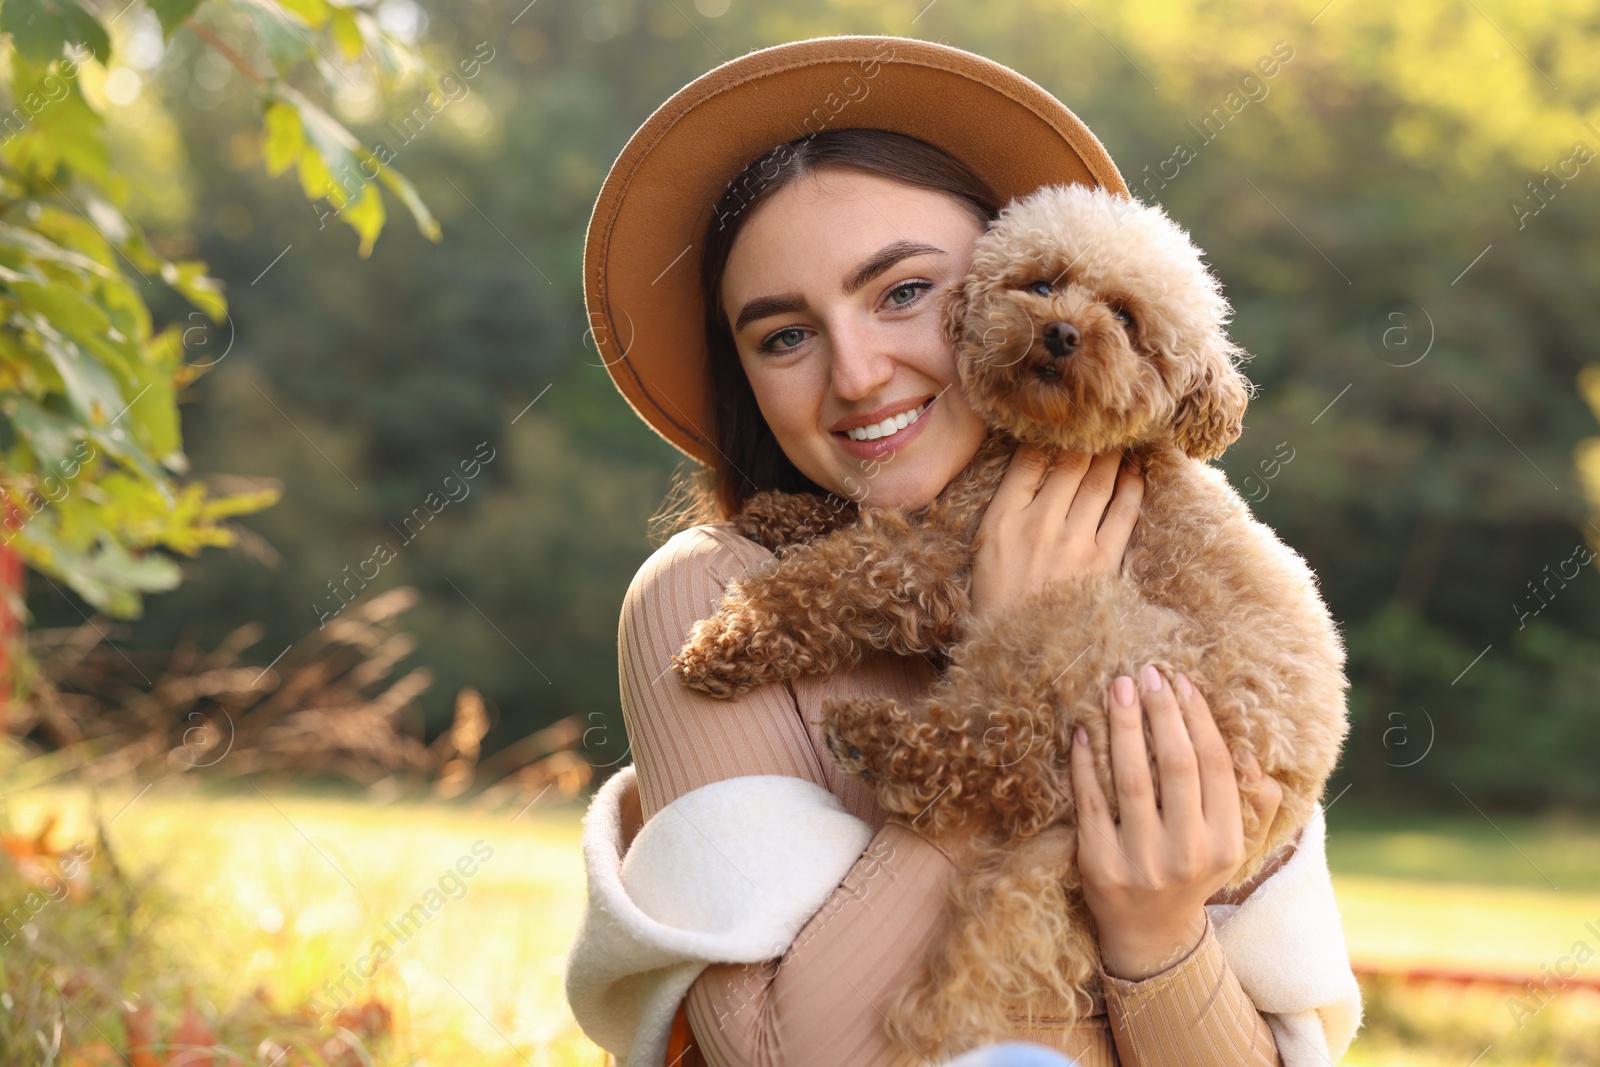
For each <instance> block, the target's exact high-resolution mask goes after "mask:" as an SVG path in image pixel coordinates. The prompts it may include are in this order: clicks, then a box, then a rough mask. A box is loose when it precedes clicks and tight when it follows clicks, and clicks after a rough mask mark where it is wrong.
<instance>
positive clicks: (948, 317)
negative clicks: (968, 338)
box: [940, 279, 970, 345]
mask: <svg viewBox="0 0 1600 1067" xmlns="http://www.w3.org/2000/svg"><path fill="white" fill-rule="evenodd" d="M969 281H970V279H964V280H962V281H961V282H960V283H959V284H957V285H954V286H952V287H951V288H950V291H949V292H948V293H946V294H945V301H944V317H943V318H942V319H941V320H940V328H941V329H942V330H943V331H944V339H945V340H946V341H948V342H949V343H950V344H952V345H957V344H960V343H961V332H962V328H963V326H964V325H965V323H966V321H967V308H968V306H969V305H968V297H967V287H968V284H969Z"/></svg>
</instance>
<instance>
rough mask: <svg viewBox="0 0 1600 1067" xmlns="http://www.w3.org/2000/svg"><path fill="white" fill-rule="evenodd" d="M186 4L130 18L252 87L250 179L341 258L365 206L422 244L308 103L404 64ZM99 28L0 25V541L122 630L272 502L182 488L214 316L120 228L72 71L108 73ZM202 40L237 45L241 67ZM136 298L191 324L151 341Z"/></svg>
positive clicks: (370, 20) (228, 9)
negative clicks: (177, 37)
mask: <svg viewBox="0 0 1600 1067" xmlns="http://www.w3.org/2000/svg"><path fill="white" fill-rule="evenodd" d="M199 6H200V4H199V0H151V2H150V4H149V7H150V9H151V10H152V11H153V12H154V14H155V15H156V16H157V18H158V19H159V21H160V25H161V29H162V31H163V44H165V43H166V42H168V41H170V39H171V38H172V36H173V35H174V34H175V33H177V32H178V30H179V29H180V28H182V27H187V28H188V29H189V30H191V31H192V32H193V33H195V34H196V35H197V36H199V37H200V38H201V39H203V40H204V41H206V42H207V44H208V45H209V46H211V47H212V48H214V49H216V51H217V52H218V53H220V54H221V55H222V56H224V57H225V58H226V59H227V61H228V62H230V63H232V64H233V65H235V66H236V67H238V68H239V70H240V71H241V72H242V73H243V74H245V76H246V77H247V78H248V79H249V81H250V82H251V83H252V85H253V86H254V87H255V89H256V91H257V94H258V103H259V113H260V119H261V122H262V127H263V137H264V143H265V152H264V160H265V164H266V167H267V169H268V171H269V172H270V173H272V174H281V173H283V172H284V171H286V170H287V169H288V168H290V167H294V168H296V171H297V176H298V179H299V185H300V189H301V191H302V192H303V193H304V195H305V196H306V198H307V199H309V200H313V201H319V200H324V199H325V200H326V201H327V202H328V204H329V206H330V207H329V211H328V212H327V213H328V214H332V215H334V216H336V217H337V219H338V220H339V221H341V222H343V223H345V224H346V225H348V226H350V227H351V228H352V229H353V230H355V232H356V233H357V234H358V235H359V236H360V241H361V243H360V247H359V252H360V255H361V256H362V257H365V256H367V255H368V254H370V252H371V249H372V245H373V242H374V241H375V240H376V238H377V236H378V234H379V232H380V231H381V230H382V228H383V224H384V219H385V210H384V200H383V197H382V195H381V193H380V187H382V188H386V189H387V190H388V191H389V192H390V193H391V194H393V195H394V196H395V197H397V198H398V199H399V201H400V202H401V203H402V204H404V205H405V207H406V208H407V209H408V210H409V211H410V213H411V214H412V216H413V217H414V219H415V220H416V224H417V227H418V229H419V230H420V231H421V232H422V233H423V234H424V235H426V236H427V237H428V238H430V239H431V240H438V239H439V227H438V224H437V223H436V222H435V221H434V219H433V217H432V215H431V214H430V213H429V211H428V209H427V207H426V206H425V205H424V204H423V203H422V201H421V199H420V198H419V197H418V196H417V194H416V191H415V190H414V189H413V188H412V186H411V184H410V182H409V181H408V180H407V179H406V178H405V177H404V176H403V175H402V174H400V173H399V172H398V171H396V170H395V169H394V168H392V167H391V166H389V165H388V163H389V160H388V159H386V158H383V155H382V153H381V152H380V153H375V152H374V151H372V150H370V149H368V148H367V147H366V146H365V145H363V144H362V143H361V142H360V141H359V140H358V139H357V138H356V137H355V136H354V135H353V134H351V133H350V132H349V131H348V130H347V129H346V128H345V127H344V126H343V125H342V124H341V123H339V122H338V121H337V120H336V119H334V118H333V117H332V116H331V115H330V114H329V113H328V111H327V110H325V108H324V107H323V106H322V105H320V104H319V103H318V102H317V101H316V99H315V97H318V96H321V97H324V98H325V97H326V96H327V93H328V91H329V88H330V85H331V83H332V82H333V80H334V79H336V78H348V77H349V72H350V71H352V70H357V69H359V70H361V71H362V72H364V75H365V76H366V77H368V78H370V79H371V80H372V82H373V83H374V84H376V85H377V86H378V87H379V88H380V89H382V90H384V91H392V90H393V89H394V88H395V87H397V86H398V85H402V84H410V83H413V82H415V81H418V80H421V81H424V82H426V83H428V84H430V85H432V86H435V87H436V86H437V84H438V75H437V74H436V73H435V72H434V71H433V70H432V68H431V67H430V66H429V65H428V64H427V63H426V62H425V61H424V60H423V59H422V57H421V56H420V55H419V54H418V53H417V52H416V51H415V50H414V49H413V48H412V47H411V46H410V45H408V44H407V43H406V42H404V41H402V40H400V39H398V38H396V37H395V36H393V35H391V34H390V33H388V32H387V31H385V30H384V29H383V28H382V27H381V26H380V25H379V23H378V21H377V20H376V19H375V18H374V17H373V16H372V14H371V13H370V12H369V11H367V10H365V9H364V8H363V6H362V5H361V4H354V3H348V4H347V3H342V2H341V3H332V2H328V0H281V2H280V0H211V2H210V3H208V4H206V5H205V12H204V15H205V18H204V19H202V18H201V17H200V15H199V14H197V8H198V7H199ZM124 10H125V9H124ZM120 17H121V16H120V13H119V14H118V15H117V16H115V17H113V18H110V19H103V18H102V17H101V15H100V14H98V13H96V12H93V11H91V10H89V9H88V8H86V7H84V6H81V5H80V4H79V3H77V2H76V0H4V4H3V6H0V33H3V34H4V42H5V43H4V45H3V46H0V62H3V63H4V64H5V75H6V76H5V79H4V80H5V84H6V85H7V86H9V90H10V100H9V101H5V104H4V106H5V112H4V114H3V115H0V127H3V133H0V136H3V143H0V450H3V459H0V497H3V507H4V512H3V514H0V521H3V536H4V543H5V544H6V545H7V546H9V547H10V549H11V550H12V551H13V552H15V553H16V554H17V555H18V556H19V557H20V558H21V559H22V560H23V561H24V562H25V563H26V564H28V565H29V566H31V567H33V568H35V569H37V570H38V571H40V572H42V573H43V574H45V575H48V576H50V577H52V578H56V579H59V580H60V581H62V582H64V583H65V584H66V585H67V586H69V587H70V588H71V589H73V590H74V591H75V592H77V593H78V594H79V595H80V596H81V597H83V599H84V600H85V601H87V602H88V603H90V604H92V605H93V606H94V607H95V608H97V609H99V610H101V611H104V612H106V613H108V614H110V615H113V616H117V617H123V618H127V617H135V616H138V615H139V614H141V613H142V611H143V595H144V594H146V593H149V592H153V591H158V590H166V589H171V588H172V587H173V586H175V585H176V584H178V582H179V580H180V576H181V571H180V569H179V567H178V564H177V562H176V561H175V560H174V558H173V554H174V553H175V554H180V555H183V556H194V555H196V554H197V553H198V552H199V551H200V549H201V548H203V547H206V546H225V545H230V544H233V543H234V541H235V538H236V536H237V534H236V531H235V530H234V529H233V528H231V527H230V526H229V525H228V524H227V522H226V521H225V520H227V519H229V518H230V517H232V516H236V515H241V514H245V513H249V512H254V511H258V510H260V509H262V508H265V507H268V506H270V505H271V504H273V503H274V502H275V501H276V500H277V499H278V497H279V492H280V490H279V488H278V487H277V486H276V485H272V484H265V485H260V486H257V487H253V488H249V489H246V490H244V491H239V492H228V493H220V494H218V493H214V492H211V491H209V490H208V488H207V486H206V485H205V484H203V483H202V482H200V481H198V480H187V481H186V480H184V475H185V474H186V473H188V471H189V466H190V465H189V460H188V458H187V457H186V455H185V454H184V451H183V444H182V440H181V433H180V420H179V413H178V403H179V399H180V394H181V392H182V390H183V389H184V387H185V386H187V385H189V384H190V383H191V382H193V381H194V380H195V379H196V378H198V377H200V376H201V375H202V374H204V373H205V372H206V371H207V369H209V367H210V366H212V365H214V364H215V362H216V361H215V359H213V358H210V352H209V350H208V349H207V348H206V345H207V344H208V342H209V341H210V338H211V330H210V329H206V328H203V327H196V326H194V325H193V324H192V321H193V320H195V319H201V320H202V321H203V319H209V321H210V322H211V323H212V324H215V325H217V326H221V325H222V324H224V323H225V322H227V321H228V304H227V300H226V299H225V298H224V296H223V294H222V286H221V284H220V283H219V282H218V280H217V279H215V278H213V277H210V276H209V275H208V273H207V267H206V264H205V263H204V262H202V261H199V260H192V259H169V258H167V257H165V256H163V255H162V254H160V253H159V252H158V251H157V250H156V249H155V248H154V247H153V245H152V242H151V241H150V240H148V239H147V237H146V234H145V231H144V229H143V228H142V227H141V225H140V222H139V221H138V219H136V218H135V217H133V216H132V215H131V214H130V213H129V211H128V210H127V207H128V203H129V200H130V197H131V196H132V195H133V194H134V193H135V192H136V190H135V189H134V188H133V187H132V185H131V183H130V182H129V181H128V180H127V179H126V178H125V177H123V176H122V175H121V174H119V173H118V170H117V168H116V166H115V161H114V159H113V153H112V151H111V150H110V147H109V142H108V136H107V132H108V131H107V126H106V122H105V119H104V117H103V116H102V114H101V113H100V112H99V111H98V110H97V108H96V107H95V105H94V104H93V103H92V102H91V99H90V98H89V97H88V96H87V95H86V94H85V92H84V86H83V84H82V75H83V74H84V73H85V71H86V67H87V65H89V64H99V65H100V67H101V69H102V71H103V70H104V69H105V67H106V66H107V65H108V64H109V62H110V58H111V49H112V37H111V34H110V33H109V32H108V29H107V27H108V26H109V25H111V24H113V23H115V22H116V20H117V19H118V18H120ZM213 21H214V22H217V23H218V24H220V25H223V26H225V27H226V30H227V31H228V32H229V33H230V34H233V35H235V36H237V35H238V34H239V33H241V32H242V33H243V35H244V36H246V37H247V38H248V39H249V40H250V41H251V47H250V48H248V49H246V51H248V52H250V53H253V54H250V55H246V54H243V53H242V52H241V51H240V50H239V49H236V48H234V47H232V46H230V45H229V44H228V43H227V42H226V41H225V40H224V38H223V36H222V35H221V34H219V32H218V30H217V29H215V28H213V26H212V25H211V24H210V23H211V22H213ZM307 68H310V69H311V71H312V72H313V73H314V77H313V76H312V75H308V74H307ZM295 81H301V82H305V83H306V84H305V85H303V86H297V85H296V84H295ZM157 278H159V279H160V280H161V282H162V283H164V285H165V286H166V287H167V288H168V289H169V290H171V291H172V292H175V293H176V294H179V295H180V296H181V298H182V299H183V300H185V301H187V302H188V304H189V305H191V306H192V307H193V308H195V309H197V310H196V312H195V314H194V315H193V316H191V320H190V322H187V323H186V322H185V321H184V320H179V321H175V322H170V323H167V324H165V325H162V326H157V325H156V323H155V321H154V316H153V314H152V311H151V308H150V305H149V303H148V302H147V300H148V297H147V292H148V290H147V289H146V288H145V286H147V285H149V284H150V283H151V282H152V281H153V280H154V279H157ZM202 317H203V318H202ZM12 607H13V610H14V612H15V614H16V615H18V616H21V615H23V614H24V609H23V606H22V605H21V604H20V603H18V604H15V605H12Z"/></svg>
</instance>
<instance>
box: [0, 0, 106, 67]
mask: <svg viewBox="0 0 1600 1067" xmlns="http://www.w3.org/2000/svg"><path fill="white" fill-rule="evenodd" d="M0 32H3V33H9V34H11V40H12V43H14V44H15V45H16V47H17V51H18V52H20V53H22V54H23V55H24V56H26V57H27V58H29V59H31V60H33V61H34V62H37V63H48V62H50V60H52V59H56V58H58V57H60V55H61V46H62V45H64V44H66V43H67V42H68V41H72V42H75V43H77V42H81V43H83V44H84V45H86V46H87V47H88V48H89V50H90V51H92V52H93V53H94V55H95V58H96V59H98V60H100V62H102V63H109V62H110V61H111V38H110V37H108V36H107V35H106V28H105V27H104V26H102V25H100V20H99V19H97V18H95V17H94V16H93V15H91V14H89V12H87V11H85V10H84V9H83V8H82V7H81V6H79V5H78V3H77V0H6V2H5V4H4V5H3V6H0Z"/></svg>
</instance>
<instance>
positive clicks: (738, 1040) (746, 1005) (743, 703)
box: [618, 531, 955, 1067]
mask: <svg viewBox="0 0 1600 1067" xmlns="http://www.w3.org/2000/svg"><path fill="white" fill-rule="evenodd" d="M769 556H770V553H768V552H767V551H766V550H765V549H763V548H761V547H760V546H758V545H755V544H754V543H752V542H745V541H743V540H742V539H739V540H735V539H733V538H729V539H728V541H726V542H725V541H724V540H722V539H721V538H719V537H718V536H716V535H714V534H711V533H708V532H705V531H689V532H685V533H683V534H680V535H678V536H677V537H675V538H673V539H672V540H671V541H669V542H668V543H667V544H666V545H664V546H662V548H661V549H660V550H659V551H658V552H657V553H656V554H655V555H653V556H652V557H651V559H650V560H649V562H648V563H647V564H646V565H645V567H644V568H642V569H641V570H640V572H639V575H638V576H637V577H636V578H635V579H634V582H633V584H632V585H631V586H630V587H629V590H628V594H627V597H626V598H625V600H624V604H623V610H622V618H621V623H620V627H619V634H618V641H619V649H618V651H619V671H620V679H619V681H620V684H621V691H622V711H623V717H624V721H625V722H626V725H627V730H628V738H629V741H630V743H631V745H632V753H633V762H634V765H635V767H636V769H637V774H638V780H639V791H640V801H641V814H642V816H643V817H644V818H645V819H649V818H651V817H652V816H654V815H655V814H656V813H657V812H658V811H660V810H661V809H662V808H664V807H666V806H667V805H668V804H670V803H671V802H672V801H673V800H675V799H676V798H677V797H679V796H682V795H683V794H684V793H686V792H688V791H689V790H692V789H695V788H697V787H699V786H702V785H705V784H707V783H710V782H714V781H719V780H722V779H725V778H731V777H736V776H739V775H751V774H782V775H791V776H794V777H797V778H802V779H805V780H807V781H811V782H815V783H817V784H818V785H821V786H823V787H824V788H828V789H830V790H831V791H833V792H835V793H836V794H840V795H842V796H843V797H844V802H845V806H846V808H847V809H849V810H852V811H853V812H855V813H856V814H858V815H862V814H867V813H872V812H873V811H874V808H873V805H872V803H871V794H870V792H869V791H868V787H867V786H866V785H865V784H864V783H859V782H856V781H854V780H853V779H852V780H841V779H840V777H839V776H838V774H837V772H836V771H835V770H834V769H833V768H832V767H831V766H825V765H824V764H823V762H822V761H821V760H820V759H819V758H818V757H817V754H816V746H815V744H814V743H813V737H812V733H811V730H812V728H813V726H812V725H811V724H808V723H807V722H806V721H805V720H804V717H803V715H802V708H801V706H800V704H799V703H798V702H797V699H796V695H795V692H796V688H797V686H798V687H800V688H801V691H802V692H805V691H807V690H806V687H805V683H803V682H802V683H796V685H781V686H780V685H766V686H760V687H757V688H756V689H753V690H751V691H749V692H748V693H746V694H744V695H743V696H741V697H739V698H736V699H733V700H716V699H713V698H711V697H708V696H706V695H705V694H703V693H700V692H698V691H695V690H690V689H688V688H686V687H684V686H682V685H681V684H680V683H679V682H678V680H677V678H676V677H675V676H674V675H673V674H672V673H671V672H670V670H669V669H668V666H667V665H668V660H669V657H670V656H671V655H672V653H674V652H676V651H677V650H678V648H679V647H680V646H681V645H682V642H683V640H684V639H685V638H686V637H687V635H688V633H689V630H690V629H691V628H692V627H693V625H694V623H695V622H696V621H697V620H699V619H701V618H703V617H705V616H708V615H710V614H711V613H712V611H713V610H714V609H715V606H716V602H717V600H718V599H719V598H720V597H721V595H722V590H723V584H724V583H725V582H726V581H727V580H728V579H730V578H732V577H735V576H736V575H738V574H740V573H743V572H744V571H745V570H746V569H747V568H749V567H751V566H753V565H759V562H760V561H761V560H763V559H765V558H767V557H769ZM907 678H908V679H909V676H907ZM834 681H835V682H837V681H839V679H835V680H834ZM845 684H849V683H848V682H846V683H845ZM954 870H955V868H954V866H953V864H952V862H951V859H950V858H949V857H948V856H947V855H946V854H945V853H944V852H942V851H941V850H940V849H939V848H937V847H935V846H934V845H933V844H932V843H930V842H929V841H928V840H926V839H924V838H923V837H921V836H920V835H919V834H918V833H916V832H915V831H914V830H912V829H909V828H907V827H905V826H902V825H898V824H894V823H890V824H888V825H884V826H882V828H881V829H880V830H879V831H878V832H877V834H876V835H875V836H874V837H873V839H872V841H871V843H870V844H869V846H868V847H867V849H866V851H865V852H864V853H863V855H862V856H861V858H860V860H858V861H857V863H856V864H855V866H854V867H853V868H852V869H851V871H850V872H849V874H848V875H847V876H846V877H845V879H844V881H843V883H842V884H841V885H840V886H839V888H838V889H837V890H836V891H835V892H834V894H833V895H832V897H830V898H829V899H828V900H827V902H826V903H825V904H824V905H823V906H822V908H821V909H820V910H819V911H818V912H817V913H816V914H815V915H814V916H813V917H812V918H811V920H810V921H809V922H808V923H807V924H806V926H805V927H804V928H803V929H802V930H801V931H800V933H799V935H798V936H797V937H796V938H795V940H794V943H793V944H792V945H791V946H790V947H789V949H788V950H787V951H786V952H785V953H784V954H783V955H782V957H781V958H779V959H777V960H773V961H768V962H766V963H763V964H749V965H732V964H720V965H712V966H710V967H708V968H707V969H706V970H705V971H703V972H702V973H701V975H700V977H699V978H698V979H697V980H696V981H695V982H694V984H693V985H692V986H691V987H690V991H689V996H688V998H687V999H688V1014H689V1019H690V1024H691V1026H692V1028H693V1030H694V1033H695V1037H696V1043H697V1044H698V1045H699V1047H700V1050H701V1053H702V1055H703V1056H704V1057H705V1059H706V1062H707V1063H708V1064H710V1065H712V1067H731V1065H735V1064H738V1065H743V1064H763V1065H780V1064H781V1065H785V1067H788V1065H800V1064H808V1065H809V1064H816V1065H827V1067H837V1065H839V1064H845V1063H848V1064H851V1065H852V1067H856V1065H860V1067H877V1065H883V1067H889V1065H893V1067H901V1065H909V1064H914V1063H917V1062H919V1058H918V1057H916V1056H914V1055H912V1054H910V1053H908V1052H907V1051H905V1049H904V1048H903V1047H901V1046H900V1045H899V1044H898V1043H896V1042H893V1041H891V1040H890V1038H889V1036H888V1034H887V1033H886V1031H885V1027H884V1013H885V1012H886V1011H887V1008H888V1000H889V997H890V996H891V995H892V994H893V993H894V992H895V991H896V990H897V989H898V988H899V986H900V985H901V984H902V983H903V981H904V980H905V979H906V978H907V977H908V976H909V973H910V968H911V967H912V966H913V965H914V963H915V962H916V961H917V960H918V959H919V958H920V956H921V954H922V952H923V950H924V948H925V947H926V945H927V943H928V942H929V940H930V939H931V938H932V936H933V935H934V933H935V932H936V931H937V928H938V926H939V924H940V923H941V922H942V921H943V914H944V907H945V903H944V902H945V899H946V898H945V887H946V885H947V884H948V882H949V881H950V880H951V878H952V876H953V874H954Z"/></svg>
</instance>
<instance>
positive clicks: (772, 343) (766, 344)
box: [761, 326, 805, 352]
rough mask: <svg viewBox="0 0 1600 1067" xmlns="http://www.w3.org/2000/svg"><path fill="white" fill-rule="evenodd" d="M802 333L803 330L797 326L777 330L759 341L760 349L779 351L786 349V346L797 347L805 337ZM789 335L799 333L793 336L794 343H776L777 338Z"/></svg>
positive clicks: (803, 332)
mask: <svg viewBox="0 0 1600 1067" xmlns="http://www.w3.org/2000/svg"><path fill="white" fill-rule="evenodd" d="M804 334H805V331H804V330H801V329H800V328H799V327H797V326H791V327H789V329H787V330H779V331H778V332H777V333H775V334H773V335H772V336H771V337H769V338H767V339H766V340H765V341H762V342H761V351H763V352H781V351H783V350H784V349H787V348H795V347H798V346H799V344H800V342H801V341H803V340H804V339H805V337H804ZM790 335H799V336H796V337H795V339H794V344H791V345H784V344H779V343H778V340H779V338H782V337H789V336H790Z"/></svg>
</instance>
